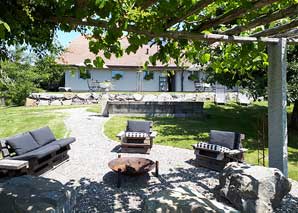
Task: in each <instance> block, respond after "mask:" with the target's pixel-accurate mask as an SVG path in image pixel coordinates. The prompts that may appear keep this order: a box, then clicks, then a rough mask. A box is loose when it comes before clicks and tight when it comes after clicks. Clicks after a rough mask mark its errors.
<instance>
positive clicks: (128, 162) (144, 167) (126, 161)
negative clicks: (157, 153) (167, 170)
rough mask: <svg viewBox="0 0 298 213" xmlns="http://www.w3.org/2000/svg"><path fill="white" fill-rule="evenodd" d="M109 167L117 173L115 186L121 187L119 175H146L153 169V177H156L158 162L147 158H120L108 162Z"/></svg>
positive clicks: (119, 156)
mask: <svg viewBox="0 0 298 213" xmlns="http://www.w3.org/2000/svg"><path fill="white" fill-rule="evenodd" d="M108 165H109V167H110V168H111V169H112V170H113V171H114V172H117V173H118V181H117V186H118V187H120V186H121V175H130V176H136V175H142V174H145V173H148V172H149V171H151V170H152V169H153V168H154V167H155V176H158V161H156V162H154V161H152V160H150V159H147V158H139V157H121V155H118V158H116V159H114V160H112V161H110V162H109V164H108Z"/></svg>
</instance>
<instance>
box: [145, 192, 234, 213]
mask: <svg viewBox="0 0 298 213" xmlns="http://www.w3.org/2000/svg"><path fill="white" fill-rule="evenodd" d="M144 208H145V210H144V212H146V213H162V212H171V213H176V212H177V213H181V212H198V213H199V212H202V213H203V212H221V213H225V212H239V211H237V210H235V209H233V208H232V207H229V206H226V205H224V204H222V203H219V202H217V201H216V200H211V199H208V198H206V197H204V196H203V195H202V194H201V193H199V192H197V191H194V190H193V189H189V188H186V189H185V188H182V187H180V188H175V190H171V189H168V190H162V191H160V192H157V193H155V194H152V195H149V197H148V198H147V199H146V200H145V207H144Z"/></svg>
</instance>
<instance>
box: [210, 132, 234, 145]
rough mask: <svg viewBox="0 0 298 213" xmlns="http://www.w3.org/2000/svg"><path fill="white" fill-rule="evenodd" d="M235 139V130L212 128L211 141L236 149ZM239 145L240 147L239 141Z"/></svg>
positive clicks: (211, 142)
mask: <svg viewBox="0 0 298 213" xmlns="http://www.w3.org/2000/svg"><path fill="white" fill-rule="evenodd" d="M235 139H236V133H235V132H227V131H218V130H211V131H210V141H209V143H210V144H216V145H220V146H224V147H227V148H229V149H234V148H235ZM239 139H240V137H239ZM239 142H240V141H239ZM238 147H239V143H238Z"/></svg>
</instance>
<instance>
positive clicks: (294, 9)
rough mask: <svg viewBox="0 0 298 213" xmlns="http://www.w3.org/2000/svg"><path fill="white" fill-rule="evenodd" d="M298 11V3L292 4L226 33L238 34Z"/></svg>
mask: <svg viewBox="0 0 298 213" xmlns="http://www.w3.org/2000/svg"><path fill="white" fill-rule="evenodd" d="M297 11H298V4H295V5H292V6H290V7H288V8H286V9H283V10H279V11H276V12H274V13H272V14H269V15H268V14H266V15H263V16H261V17H259V18H256V19H254V20H253V21H250V22H248V23H247V24H246V25H244V26H237V27H234V28H232V29H230V30H227V31H225V32H224V34H226V35H237V34H239V33H241V32H243V31H245V30H249V29H252V28H254V27H257V26H260V25H265V24H268V23H270V22H272V21H276V20H278V19H282V18H285V17H288V16H292V15H296V14H297Z"/></svg>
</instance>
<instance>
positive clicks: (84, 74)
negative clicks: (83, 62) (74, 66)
mask: <svg viewBox="0 0 298 213" xmlns="http://www.w3.org/2000/svg"><path fill="white" fill-rule="evenodd" d="M79 78H82V79H90V78H91V73H90V71H89V70H85V69H80V72H79Z"/></svg>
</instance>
